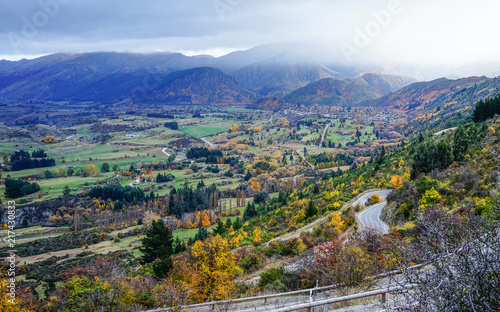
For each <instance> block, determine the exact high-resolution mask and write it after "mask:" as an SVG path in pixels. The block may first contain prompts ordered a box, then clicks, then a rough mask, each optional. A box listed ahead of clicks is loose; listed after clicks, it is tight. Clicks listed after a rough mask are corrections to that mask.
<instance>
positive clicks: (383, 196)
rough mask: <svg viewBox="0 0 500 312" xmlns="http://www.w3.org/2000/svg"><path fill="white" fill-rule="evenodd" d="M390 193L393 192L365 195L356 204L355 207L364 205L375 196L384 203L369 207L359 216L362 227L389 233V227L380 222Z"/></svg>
mask: <svg viewBox="0 0 500 312" xmlns="http://www.w3.org/2000/svg"><path fill="white" fill-rule="evenodd" d="M390 192H391V191H388V190H381V191H374V192H369V193H367V194H364V195H363V196H361V197H360V198H359V199H358V200H356V201H355V202H354V206H355V205H357V204H360V205H361V204H363V205H364V204H365V203H366V201H367V200H368V198H369V197H370V196H372V195H374V194H378V195H379V196H380V200H381V201H382V202H381V203H379V204H375V205H372V206H370V207H367V208H366V209H365V210H363V211H361V212H360V213H359V214H358V215H357V219H358V220H359V222H360V225H361V226H362V227H365V228H371V229H376V230H379V231H380V232H382V233H383V234H387V233H389V226H388V225H387V224H386V223H385V222H383V221H382V220H380V213H381V212H382V209H383V208H384V207H385V205H387V195H389V193H390Z"/></svg>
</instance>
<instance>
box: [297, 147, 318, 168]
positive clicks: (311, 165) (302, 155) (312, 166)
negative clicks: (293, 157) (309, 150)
mask: <svg viewBox="0 0 500 312" xmlns="http://www.w3.org/2000/svg"><path fill="white" fill-rule="evenodd" d="M297 154H299V155H300V157H302V159H304V161H305V162H306V163H307V164H308V165H309V166H310V167H311V169H312V170H316V166H315V165H313V164H311V163H310V162H308V161H307V159H306V157H305V156H304V154H303V153H302V151H300V150H297Z"/></svg>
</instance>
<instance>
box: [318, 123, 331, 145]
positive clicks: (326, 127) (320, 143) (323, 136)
mask: <svg viewBox="0 0 500 312" xmlns="http://www.w3.org/2000/svg"><path fill="white" fill-rule="evenodd" d="M330 125H331V124H327V125H326V126H325V129H324V130H323V135H322V136H321V141H319V145H318V147H321V145H322V144H323V140H324V139H325V134H326V131H327V130H328V127H330Z"/></svg>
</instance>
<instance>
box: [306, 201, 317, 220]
mask: <svg viewBox="0 0 500 312" xmlns="http://www.w3.org/2000/svg"><path fill="white" fill-rule="evenodd" d="M316 214H318V208H316V206H314V203H313V201H312V200H309V204H307V209H306V218H310V217H312V216H315V215H316Z"/></svg>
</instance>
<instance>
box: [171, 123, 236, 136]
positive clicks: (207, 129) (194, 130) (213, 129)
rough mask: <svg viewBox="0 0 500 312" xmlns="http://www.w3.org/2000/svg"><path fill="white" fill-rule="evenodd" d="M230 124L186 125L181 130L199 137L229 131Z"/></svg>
mask: <svg viewBox="0 0 500 312" xmlns="http://www.w3.org/2000/svg"><path fill="white" fill-rule="evenodd" d="M230 126H231V125H230V124H215V125H200V126H192V127H185V128H182V129H180V130H179V131H181V132H184V133H186V134H189V135H190V136H192V137H195V138H197V139H200V138H203V137H206V136H209V135H212V134H218V133H222V132H226V131H228V129H229V127H230Z"/></svg>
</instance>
